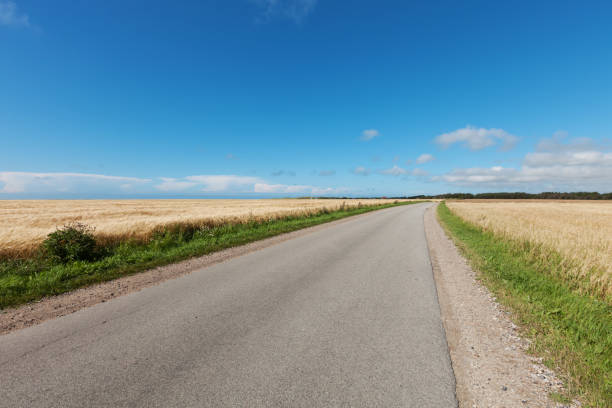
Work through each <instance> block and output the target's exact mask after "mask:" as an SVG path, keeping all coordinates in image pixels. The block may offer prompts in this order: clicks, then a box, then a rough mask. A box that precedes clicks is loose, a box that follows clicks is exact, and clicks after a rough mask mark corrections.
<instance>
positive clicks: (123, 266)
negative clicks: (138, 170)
mask: <svg viewBox="0 0 612 408" xmlns="http://www.w3.org/2000/svg"><path fill="white" fill-rule="evenodd" d="M413 202H414V201H402V202H400V201H396V200H327V199H326V200H289V199H288V200H199V201H197V200H190V201H170V200H157V201H144V200H143V201H31V202H25V201H13V202H9V201H5V202H1V201H0V203H1V205H2V206H3V207H2V209H3V210H2V211H3V213H4V214H3V216H2V217H1V218H0V219H2V220H3V221H2V222H3V224H2V229H1V230H0V231H1V232H2V234H0V237H1V239H2V244H3V248H5V249H4V254H3V258H0V309H2V308H3V307H6V306H12V305H17V304H20V303H25V302H29V301H32V300H36V299H39V298H41V297H43V296H47V295H55V294H60V293H64V292H67V291H70V290H73V289H76V288H78V287H81V286H86V285H89V284H92V283H95V282H102V281H107V280H111V279H115V278H118V277H122V276H125V275H128V274H133V273H137V272H141V271H144V270H147V269H150V268H153V267H156V266H161V265H167V264H170V263H174V262H178V261H181V260H184V259H189V258H192V257H196V256H201V255H206V254H210V253H212V252H216V251H219V250H222V249H226V248H231V247H235V246H239V245H243V244H247V243H249V242H253V241H257V240H260V239H263V238H268V237H272V236H275V235H279V234H282V233H286V232H291V231H295V230H298V229H302V228H306V227H310V226H314V225H318V224H322V223H325V222H329V221H334V220H337V219H340V218H344V217H348V216H351V215H357V214H363V213H365V212H368V211H373V210H377V209H382V208H388V207H392V206H396V205H405V204H411V203H413ZM74 222H78V223H81V224H84V225H87V226H92V227H95V228H96V230H95V231H94V232H93V233H92V232H91V229H90V228H85V229H80V228H79V227H78V226H75V225H74V224H73V225H70V226H68V227H67V228H62V230H61V231H58V232H56V233H54V234H53V236H54V238H53V239H51V238H50V239H51V241H47V244H49V242H52V244H50V245H51V246H41V245H40V243H41V242H42V241H43V240H44V238H45V236H46V234H47V233H49V232H53V231H54V230H55V229H56V226H62V225H64V224H69V223H74ZM58 234H60V235H58ZM5 242H6V243H9V244H10V245H6V244H5ZM71 251H76V252H71ZM68 253H71V254H72V255H70V256H66V255H67V254H68ZM73 255H74V256H73Z"/></svg>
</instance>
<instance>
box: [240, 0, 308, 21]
mask: <svg viewBox="0 0 612 408" xmlns="http://www.w3.org/2000/svg"><path fill="white" fill-rule="evenodd" d="M251 2H253V3H255V4H256V5H258V6H259V7H260V9H261V15H260V17H259V22H261V23H266V22H269V21H271V20H272V19H274V18H286V19H290V20H293V21H295V22H296V23H301V22H302V20H304V18H306V17H307V16H308V15H309V14H310V13H312V11H313V10H314V8H315V6H316V5H317V0H251Z"/></svg>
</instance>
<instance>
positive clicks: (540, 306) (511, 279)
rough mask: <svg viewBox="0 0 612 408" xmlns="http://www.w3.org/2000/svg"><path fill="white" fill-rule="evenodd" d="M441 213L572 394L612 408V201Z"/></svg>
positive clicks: (498, 205)
mask: <svg viewBox="0 0 612 408" xmlns="http://www.w3.org/2000/svg"><path fill="white" fill-rule="evenodd" d="M438 217H439V219H440V221H441V223H442V225H443V226H444V227H445V228H446V231H447V233H448V234H449V235H450V236H451V237H452V238H453V240H454V242H455V243H456V244H457V246H458V247H459V249H460V250H461V252H462V253H463V255H465V256H466V258H467V259H468V260H469V261H470V263H471V265H472V267H473V268H474V269H475V270H476V271H477V275H478V277H479V279H480V280H481V281H482V282H483V283H484V284H485V285H486V286H487V287H488V289H489V290H490V291H491V292H492V293H493V294H494V295H495V297H496V298H497V300H498V301H499V302H500V303H501V304H502V305H504V306H505V308H506V310H508V311H509V312H510V313H511V315H512V316H513V319H514V320H515V322H516V323H517V324H518V325H519V326H520V327H521V329H522V334H523V335H525V336H526V337H528V338H529V339H530V340H531V341H530V351H531V352H532V353H533V354H535V355H537V356H538V357H541V358H542V359H543V361H544V362H545V363H546V364H547V365H548V366H549V367H551V368H553V369H554V370H555V371H558V372H559V373H561V374H562V376H563V377H564V379H565V382H566V387H567V391H568V393H569V397H570V398H573V397H576V396H577V397H578V398H580V400H581V402H582V403H583V406H589V407H608V406H611V404H612V336H610V333H611V332H612V304H611V303H610V287H611V281H610V280H611V279H610V266H611V263H610V260H611V258H610V255H611V253H610V251H611V248H612V246H611V242H612V238H611V236H612V205H611V203H609V202H598V203H595V202H579V201H572V202H558V201H526V200H524V201H482V202H479V201H475V200H469V201H450V202H447V203H442V204H440V206H439V208H438ZM558 397H559V399H560V400H563V401H564V402H567V400H566V398H567V396H558Z"/></svg>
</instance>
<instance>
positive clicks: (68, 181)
mask: <svg viewBox="0 0 612 408" xmlns="http://www.w3.org/2000/svg"><path fill="white" fill-rule="evenodd" d="M150 181H151V180H150V179H143V178H137V177H120V176H107V175H103V174H86V173H29V172H10V171H7V172H0V193H6V194H20V193H26V194H27V193H58V192H62V193H80V192H92V191H99V190H105V191H125V190H129V189H131V188H132V187H134V186H135V185H141V184H144V183H148V182H150Z"/></svg>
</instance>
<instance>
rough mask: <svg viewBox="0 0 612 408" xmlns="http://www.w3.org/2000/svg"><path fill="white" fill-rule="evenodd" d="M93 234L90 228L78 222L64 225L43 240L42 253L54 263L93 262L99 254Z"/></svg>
mask: <svg viewBox="0 0 612 408" xmlns="http://www.w3.org/2000/svg"><path fill="white" fill-rule="evenodd" d="M93 232H94V229H93V228H92V227H89V226H87V225H85V224H81V223H78V222H74V223H71V224H68V225H64V226H63V227H62V228H59V229H57V230H56V231H54V232H52V233H51V234H49V235H48V236H47V238H46V239H45V240H44V242H43V249H44V252H45V254H46V255H47V256H48V257H49V258H50V259H51V260H52V261H53V262H56V263H63V264H66V263H69V262H74V261H93V260H95V259H96V257H97V255H98V252H99V251H98V246H97V244H96V239H95V237H94V235H93Z"/></svg>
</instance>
